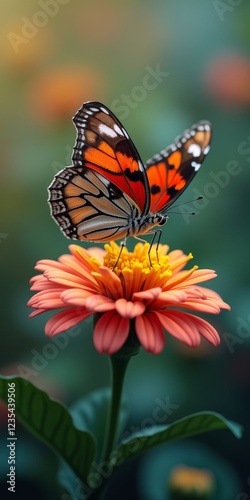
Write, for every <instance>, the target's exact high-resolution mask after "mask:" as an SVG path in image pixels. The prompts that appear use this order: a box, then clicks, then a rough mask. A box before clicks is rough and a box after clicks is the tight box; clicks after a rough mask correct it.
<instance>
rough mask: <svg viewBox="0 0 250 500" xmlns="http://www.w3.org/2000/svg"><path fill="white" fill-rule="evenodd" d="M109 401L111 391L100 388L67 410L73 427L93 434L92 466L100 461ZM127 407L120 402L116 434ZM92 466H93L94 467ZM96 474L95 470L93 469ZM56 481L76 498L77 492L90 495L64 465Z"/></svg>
mask: <svg viewBox="0 0 250 500" xmlns="http://www.w3.org/2000/svg"><path fill="white" fill-rule="evenodd" d="M110 399H111V389H110V388H102V389H97V390H96V391H93V392H90V393H89V394H86V396H84V397H82V398H80V399H78V400H77V401H75V402H74V403H73V404H72V405H71V406H70V408H69V411H70V414H71V416H72V419H73V422H74V425H75V426H76V427H77V428H78V429H86V430H88V431H90V432H91V433H92V434H94V436H95V438H96V443H97V450H96V456H95V462H94V464H98V463H99V462H100V460H101V456H102V452H103V446H104V442H105V434H106V427H107V417H108V414H109V405H110ZM127 412H128V405H127V403H126V400H123V401H122V404H121V408H120V415H119V422H118V434H119V435H120V434H121V432H122V431H123V430H124V428H125V425H126V421H127ZM94 464H93V466H94ZM94 471H95V472H96V469H95V468H94ZM58 479H59V482H60V484H61V485H62V486H63V487H64V488H65V489H66V490H67V491H68V492H69V493H70V494H71V495H72V497H73V498H74V497H77V493H76V492H77V491H81V492H82V494H83V493H84V494H85V495H86V498H88V495H90V491H91V489H90V487H89V485H87V484H81V485H80V484H79V480H77V477H76V476H75V474H73V472H72V470H70V469H69V467H67V465H66V464H65V463H63V464H61V465H60V468H59V474H58Z"/></svg>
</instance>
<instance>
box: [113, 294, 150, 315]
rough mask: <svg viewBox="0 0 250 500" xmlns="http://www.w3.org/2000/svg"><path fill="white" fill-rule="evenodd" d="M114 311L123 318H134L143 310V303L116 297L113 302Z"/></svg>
mask: <svg viewBox="0 0 250 500" xmlns="http://www.w3.org/2000/svg"><path fill="white" fill-rule="evenodd" d="M115 308H116V311H117V312H118V314H119V315H120V316H122V317H123V318H130V319H132V318H135V317H136V316H140V315H141V314H143V313H144V311H145V305H144V304H143V303H142V302H131V301H129V300H126V299H118V300H116V302H115Z"/></svg>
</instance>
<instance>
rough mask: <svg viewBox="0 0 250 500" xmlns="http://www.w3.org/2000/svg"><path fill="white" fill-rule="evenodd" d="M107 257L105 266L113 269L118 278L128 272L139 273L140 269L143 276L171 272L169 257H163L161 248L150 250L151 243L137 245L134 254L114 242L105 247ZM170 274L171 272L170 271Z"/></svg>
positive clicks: (105, 257)
mask: <svg viewBox="0 0 250 500" xmlns="http://www.w3.org/2000/svg"><path fill="white" fill-rule="evenodd" d="M104 248H105V250H106V252H107V253H106V255H105V256H104V261H103V264H104V266H106V267H108V268H110V269H112V270H113V271H114V272H115V273H116V274H117V275H118V276H120V275H121V273H124V272H128V271H132V272H134V271H137V272H138V269H140V271H141V273H142V274H145V275H147V274H150V273H155V272H157V273H159V272H160V273H161V274H162V273H164V272H165V271H168V274H169V271H170V269H169V268H170V262H169V256H168V255H163V254H162V253H163V252H162V251H161V248H160V250H159V252H157V251H156V246H155V245H154V246H153V247H152V248H151V249H150V245H149V243H144V244H143V243H137V245H135V247H134V251H133V252H129V250H128V249H127V247H123V248H122V250H121V247H120V246H118V245H117V244H116V243H115V242H114V241H111V242H110V243H108V244H106V245H105V247H104ZM170 274H172V273H171V271H170Z"/></svg>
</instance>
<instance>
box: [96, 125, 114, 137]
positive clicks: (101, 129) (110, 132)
mask: <svg viewBox="0 0 250 500" xmlns="http://www.w3.org/2000/svg"><path fill="white" fill-rule="evenodd" d="M98 128H99V132H100V133H101V134H106V135H107V136H108V137H112V139H113V138H114V137H117V133H116V132H115V130H113V129H112V128H110V127H108V126H107V125H105V124H104V123H101V124H100V125H99V127H98Z"/></svg>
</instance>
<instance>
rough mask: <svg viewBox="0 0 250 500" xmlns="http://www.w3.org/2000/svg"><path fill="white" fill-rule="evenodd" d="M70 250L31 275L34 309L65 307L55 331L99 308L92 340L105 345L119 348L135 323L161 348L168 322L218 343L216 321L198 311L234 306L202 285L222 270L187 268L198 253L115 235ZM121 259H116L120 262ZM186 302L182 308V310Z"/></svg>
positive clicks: (192, 341)
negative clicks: (131, 242) (124, 242)
mask: <svg viewBox="0 0 250 500" xmlns="http://www.w3.org/2000/svg"><path fill="white" fill-rule="evenodd" d="M69 250H70V254H71V255H62V256H61V257H59V259H58V261H53V260H40V261H39V262H38V263H37V264H36V266H35V269H37V270H38V271H41V272H42V273H43V274H39V275H37V276H34V277H33V278H32V279H31V290H34V291H35V292H38V293H36V294H35V295H34V296H33V297H32V298H31V299H30V300H29V302H28V306H29V307H32V308H34V309H35V311H33V312H32V313H31V314H30V316H31V317H33V316H35V315H37V314H40V313H43V312H46V311H49V310H54V309H62V310H61V311H60V312H58V313H57V314H55V315H54V316H53V317H52V318H50V319H49V320H48V322H47V324H46V327H45V334H46V335H47V336H48V337H53V336H54V335H57V334H59V333H61V332H63V331H65V330H68V329H69V328H71V327H73V326H75V325H76V324H78V323H80V322H81V321H83V320H84V319H85V318H87V317H88V316H90V315H92V314H94V315H96V317H98V319H97V321H96V323H95V327H94V345H95V347H96V349H97V350H98V351H99V352H100V353H106V354H109V355H111V354H114V353H115V352H117V351H118V350H119V349H120V348H121V347H122V346H123V345H124V343H125V342H126V340H127V339H128V336H129V333H130V327H131V326H132V325H133V328H134V331H135V333H136V336H137V338H138V340H139V342H140V343H141V344H142V346H143V347H144V349H146V350H147V351H149V352H151V353H153V354H157V353H159V352H160V351H162V349H163V347H164V345H165V335H164V329H166V330H167V332H168V333H170V334H171V335H173V336H174V337H176V338H177V339H179V340H181V341H182V342H184V343H185V344H187V345H189V346H191V347H197V346H198V345H199V343H200V338H201V336H202V337H205V338H206V339H207V340H208V341H209V342H210V343H211V344H213V345H214V346H217V345H218V344H219V342H220V338H219V335H218V333H217V331H216V330H215V328H213V326H211V325H210V323H208V322H207V321H205V320H204V319H202V318H200V317H198V316H196V315H194V314H192V313H193V312H198V313H200V312H201V313H211V314H218V313H219V312H220V310H221V309H230V307H229V305H228V304H226V303H225V302H223V300H222V299H221V297H220V296H219V295H218V294H217V293H216V292H214V291H212V290H210V289H208V288H203V287H201V286H198V285H197V283H200V282H202V281H207V280H210V279H212V278H214V277H215V276H216V274H215V272H214V271H211V270H209V269H198V266H193V267H192V268H191V269H189V270H184V269H183V268H184V267H185V265H186V263H187V262H188V261H189V260H190V259H192V255H191V254H189V255H185V254H184V253H183V252H182V251H181V250H174V251H172V252H169V247H168V246H167V245H159V248H158V252H156V248H155V246H154V247H153V248H152V249H151V251H150V260H149V244H148V243H145V244H142V243H138V244H136V246H135V248H134V251H133V252H129V251H128V249H127V248H126V247H124V248H123V249H122V252H121V253H120V250H121V248H120V247H119V246H118V245H117V244H116V243H114V242H111V243H110V244H107V245H105V250H106V252H105V251H104V250H103V249H101V248H90V249H88V250H85V249H83V248H81V247H79V246H77V245H70V246H69ZM117 259H118V262H117ZM183 309H184V310H183Z"/></svg>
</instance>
